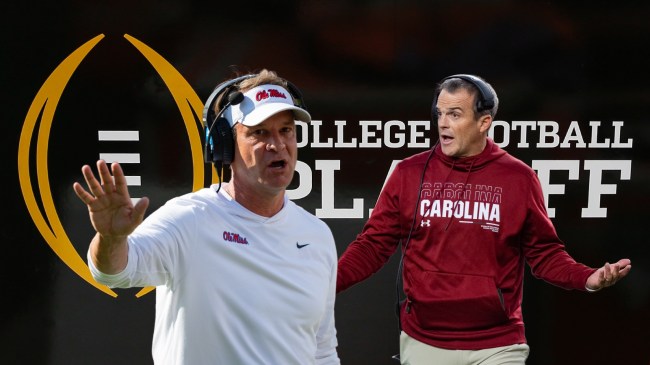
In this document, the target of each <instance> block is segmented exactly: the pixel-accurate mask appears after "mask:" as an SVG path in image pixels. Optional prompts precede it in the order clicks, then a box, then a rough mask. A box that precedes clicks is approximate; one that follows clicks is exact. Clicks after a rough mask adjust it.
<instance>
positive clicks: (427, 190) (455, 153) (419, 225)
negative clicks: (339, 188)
mask: <svg viewBox="0 0 650 365" xmlns="http://www.w3.org/2000/svg"><path fill="white" fill-rule="evenodd" d="M436 95H437V96H436V98H435V100H434V101H433V106H432V117H433V118H434V119H432V120H437V121H438V134H439V140H438V143H437V144H436V145H435V146H434V148H432V149H431V150H430V151H426V152H422V153H419V154H416V155H413V156H411V157H409V158H406V159H404V160H403V161H402V162H400V163H399V165H397V167H396V168H395V170H394V172H393V173H392V174H391V176H390V178H389V179H388V181H387V182H386V185H385V186H384V188H383V190H382V192H381V194H380V196H379V199H378V200H377V205H376V206H375V208H374V210H373V213H372V215H371V217H370V218H369V219H368V221H367V222H366V224H365V226H364V228H363V231H362V232H361V234H360V235H359V236H358V237H357V239H356V240H355V241H354V242H352V243H351V244H350V246H349V247H348V248H347V249H346V251H345V252H344V253H343V255H342V256H341V258H340V259H339V267H338V280H337V292H340V291H343V290H345V289H347V288H348V287H350V286H352V285H354V284H356V283H358V282H360V281H362V280H365V279H366V278H368V277H369V276H371V275H372V274H373V273H375V272H376V271H377V270H379V269H380V268H381V267H382V266H383V265H384V264H385V263H386V262H387V261H388V259H389V258H390V256H391V255H392V254H393V253H394V252H395V251H396V249H397V247H398V245H399V244H400V242H401V243H402V252H404V255H403V257H402V261H401V263H400V271H402V270H403V276H402V279H403V286H404V293H405V295H406V299H405V300H404V301H403V302H402V303H401V305H400V308H399V313H400V326H401V330H402V332H401V336H400V357H401V362H402V364H411V365H420V364H450V363H454V364H473V363H481V364H489V365H494V364H504V363H507V364H524V363H525V361H526V358H527V357H528V351H529V348H528V345H527V344H526V337H525V334H524V322H523V317H522V311H521V302H522V288H523V278H524V266H525V264H526V263H528V265H529V266H530V267H531V269H532V273H533V275H534V276H535V277H538V278H541V279H544V280H545V281H547V282H549V283H552V284H554V285H557V286H559V287H562V288H565V289H577V290H583V291H597V290H600V289H601V288H604V287H607V286H611V285H614V284H615V283H616V282H617V281H618V280H620V279H621V278H623V277H624V276H626V275H627V274H628V273H629V272H630V270H631V268H632V266H631V262H630V260H628V259H622V260H620V261H618V262H616V263H614V264H609V263H606V264H605V265H604V266H602V267H601V268H598V269H594V268H590V267H587V266H585V265H583V264H581V263H578V262H576V261H575V260H574V259H573V258H572V257H571V256H570V255H569V254H568V253H567V251H566V250H565V247H564V244H563V243H562V241H561V240H560V239H559V238H558V236H557V233H556V231H555V228H554V227H553V224H552V223H551V220H550V219H549V218H548V215H547V213H546V208H545V204H544V196H543V194H542V188H541V185H540V183H539V181H538V179H537V175H536V174H535V172H534V171H533V170H532V169H531V168H530V167H529V166H527V165H526V164H524V163H523V162H522V161H520V160H518V159H516V158H514V157H513V156H511V155H509V154H508V153H507V152H505V151H504V150H502V149H500V148H499V146H497V145H496V144H495V143H494V142H493V141H492V140H491V139H489V138H488V137H487V135H488V130H489V129H490V125H491V124H492V120H493V119H494V116H495V114H496V111H497V108H498V104H499V100H498V98H497V95H496V92H495V91H494V89H493V88H492V86H491V85H489V84H488V83H487V82H486V81H485V80H483V79H481V78H479V77H477V76H474V75H465V74H463V75H453V76H450V77H447V78H445V79H443V80H442V82H441V83H440V85H439V86H438V89H437V91H436ZM459 350H460V351H459Z"/></svg>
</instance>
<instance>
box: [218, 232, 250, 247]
mask: <svg viewBox="0 0 650 365" xmlns="http://www.w3.org/2000/svg"><path fill="white" fill-rule="evenodd" d="M223 240H224V241H228V242H233V243H239V244H240V245H247V244H248V240H247V239H246V237H244V236H242V235H240V234H239V233H232V232H227V231H223Z"/></svg>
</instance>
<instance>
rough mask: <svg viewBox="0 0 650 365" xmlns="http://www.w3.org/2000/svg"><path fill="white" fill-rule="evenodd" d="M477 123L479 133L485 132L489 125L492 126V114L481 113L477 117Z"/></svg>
mask: <svg viewBox="0 0 650 365" xmlns="http://www.w3.org/2000/svg"><path fill="white" fill-rule="evenodd" d="M478 123H479V130H480V131H481V133H487V131H489V130H490V127H491V126H492V116H491V115H489V114H486V115H482V116H481V117H480V118H479V120H478Z"/></svg>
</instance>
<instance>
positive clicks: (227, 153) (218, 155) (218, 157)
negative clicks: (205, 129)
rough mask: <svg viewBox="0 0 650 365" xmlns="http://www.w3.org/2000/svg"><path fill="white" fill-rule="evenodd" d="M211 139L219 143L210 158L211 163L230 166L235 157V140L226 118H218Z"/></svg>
mask: <svg viewBox="0 0 650 365" xmlns="http://www.w3.org/2000/svg"><path fill="white" fill-rule="evenodd" d="M212 131H213V132H212V134H213V135H214V136H213V138H215V137H216V140H217V141H218V142H219V144H218V145H217V148H216V150H215V153H214V154H213V156H212V161H211V162H212V163H219V162H221V163H222V164H224V165H230V164H231V163H232V161H233V159H234V157H235V138H234V135H233V133H232V128H231V127H230V123H229V122H228V120H227V119H226V118H223V117H220V118H219V119H217V121H216V122H215V126H214V128H213V129H212Z"/></svg>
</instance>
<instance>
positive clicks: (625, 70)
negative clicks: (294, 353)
mask: <svg viewBox="0 0 650 365" xmlns="http://www.w3.org/2000/svg"><path fill="white" fill-rule="evenodd" d="M0 14H1V15H0V17H1V18H0V27H1V32H0V37H2V38H1V44H2V52H0V60H1V63H0V65H2V70H1V71H0V82H1V85H2V86H3V87H2V94H3V96H4V97H3V100H5V103H4V107H3V108H2V114H1V121H2V123H3V126H4V128H5V130H4V133H3V135H2V142H3V143H2V170H3V175H2V176H3V180H2V181H3V183H2V184H3V185H2V187H3V191H4V193H5V194H4V196H5V197H6V203H5V209H3V210H2V230H1V231H0V234H1V236H0V237H1V238H2V242H3V244H4V247H5V251H4V252H5V255H4V263H3V265H2V266H1V269H0V275H1V276H0V280H2V283H3V284H4V285H3V289H2V296H1V297H2V300H0V303H1V304H0V305H1V308H2V313H3V314H4V315H3V316H2V319H0V363H1V364H48V365H49V364H51V365H54V364H57V365H58V364H73V365H74V364H149V363H151V355H150V346H151V335H152V330H153V315H154V311H153V309H154V307H153V305H154V299H155V298H154V296H155V294H154V293H152V294H148V295H145V296H144V297H142V298H139V299H137V298H135V296H134V294H135V293H136V292H137V290H135V289H133V290H123V291H119V292H118V294H119V296H118V297H117V298H111V297H109V296H107V295H106V294H104V293H102V292H100V291H98V290H96V289H95V288H94V287H92V286H91V285H89V284H88V283H86V282H85V281H83V280H82V279H80V278H79V277H78V276H77V275H76V274H74V273H73V272H72V271H71V270H70V269H69V268H68V267H67V266H65V265H64V264H63V263H62V262H61V261H60V259H59V258H58V257H57V256H56V255H55V254H54V252H53V251H52V250H51V249H50V247H49V246H48V245H47V244H46V241H45V240H44V239H43V237H42V236H41V235H40V233H39V232H38V230H37V229H36V226H35V225H34V223H33V222H32V220H31V218H30V216H29V213H28V211H27V208H26V206H25V203H24V200H23V197H22V195H21V190H20V186H19V183H18V172H17V171H18V169H17V151H18V141H19V136H20V132H21V129H22V126H23V123H24V120H25V116H26V114H27V111H28V110H29V107H30V105H31V103H32V101H33V99H34V97H35V95H36V93H37V92H38V90H39V88H40V87H41V85H42V84H43V83H44V81H45V80H46V79H47V77H48V76H49V75H50V74H51V73H52V71H53V70H54V69H55V68H56V66H57V65H58V64H59V63H60V62H61V61H62V60H63V59H65V57H67V56H68V55H69V54H70V53H71V52H72V51H74V50H75V49H77V48H78V47H79V46H81V45H82V44H83V43H85V42H86V41H88V40H90V39H91V38H93V37H95V36H97V35H98V34H105V36H106V37H105V39H103V40H102V41H101V42H100V44H99V45H98V46H97V47H95V49H93V51H92V52H91V53H90V54H89V56H88V57H87V58H86V59H85V60H84V62H83V63H82V64H81V66H80V67H79V68H78V69H77V71H76V72H75V74H74V75H73V77H72V79H71V80H70V83H69V84H68V86H67V87H66V89H65V92H64V94H63V97H62V99H61V101H60V102H59V105H58V108H57V112H56V115H55V118H54V122H53V126H52V131H51V135H50V139H49V154H48V166H49V170H50V174H49V176H50V184H51V188H52V196H53V197H54V199H55V205H56V208H57V212H58V214H59V216H60V218H61V221H62V222H63V224H64V227H65V229H66V232H67V234H68V236H69V237H70V239H71V241H72V242H73V243H74V245H75V248H76V249H77V251H78V252H80V253H81V255H82V257H83V258H85V252H86V251H85V250H86V248H87V242H88V241H89V239H90V237H91V236H92V233H93V231H92V228H91V227H90V224H89V223H88V220H87V214H86V211H85V207H84V206H83V205H81V204H80V203H79V202H78V201H77V200H76V197H75V196H74V194H73V192H72V189H71V185H72V182H73V181H77V180H80V179H81V175H80V167H81V166H82V165H83V164H89V163H93V162H94V161H95V159H96V158H97V156H98V153H99V152H108V151H112V150H113V149H118V148H123V147H124V145H120V146H115V145H110V144H106V143H103V144H102V143H99V142H98V141H97V135H96V133H97V130H99V129H139V130H140V131H141V141H140V142H138V143H132V144H130V145H129V144H127V145H126V150H128V152H137V153H140V154H141V156H142V161H141V163H140V164H139V165H138V166H137V167H128V168H125V169H132V171H127V174H129V173H132V174H137V175H141V176H142V179H143V183H142V186H141V187H135V188H133V189H132V193H133V195H134V196H144V195H147V196H149V197H150V198H151V199H152V207H151V208H150V210H153V209H155V208H156V207H158V206H160V205H161V204H162V203H163V202H164V201H165V200H167V199H169V198H170V197H172V196H175V195H178V194H181V193H184V192H188V191H189V190H191V176H192V175H191V174H192V172H191V164H190V155H189V148H188V143H187V139H186V138H185V137H181V136H184V135H185V131H184V128H183V126H182V121H181V118H180V114H179V113H178V109H177V108H176V105H175V103H174V102H173V99H172V98H171V95H170V93H169V90H168V89H167V87H166V86H165V85H164V84H163V83H162V81H161V80H160V77H159V76H158V75H157V74H156V72H155V71H154V70H153V68H152V67H151V65H149V63H148V62H147V61H146V60H145V59H144V58H143V57H142V55H140V54H139V53H138V52H137V51H136V50H135V48H133V47H132V46H131V45H130V44H129V43H128V42H127V41H126V40H125V39H124V38H123V35H124V34H125V33H126V34H130V35H132V36H134V37H135V38H137V39H139V40H140V41H142V42H144V43H146V44H147V45H148V46H150V47H151V48H153V49H154V50H156V51H157V52H158V53H160V54H161V55H162V56H163V57H164V58H165V59H166V60H167V61H169V62H170V63H171V64H172V65H173V66H174V67H175V68H176V69H177V70H178V71H179V72H180V73H181V74H182V75H183V76H184V77H185V79H186V80H187V81H188V83H189V84H190V85H191V86H192V87H193V88H194V90H195V91H196V92H197V94H198V95H199V96H200V98H201V100H205V98H206V97H207V96H208V95H209V93H210V91H211V90H212V88H213V87H214V86H215V85H216V84H217V83H219V82H220V81H222V80H224V79H226V78H228V77H229V76H231V70H232V67H231V66H233V65H235V66H238V67H239V68H240V69H243V70H257V69H259V68H261V67H266V68H269V69H272V70H275V71H277V72H278V73H279V74H280V76H283V77H286V78H288V79H289V80H291V81H292V82H294V83H295V84H297V85H298V86H299V87H300V88H301V90H302V92H303V94H304V95H305V99H306V101H307V105H308V107H309V110H310V112H311V114H312V116H313V118H314V119H316V120H322V121H323V128H322V129H323V136H324V137H327V136H336V128H335V126H334V121H335V120H346V121H347V123H348V125H349V126H350V127H349V128H350V129H349V133H351V134H350V135H349V137H350V138H351V137H354V135H353V134H352V133H353V131H354V130H357V129H358V128H357V127H354V126H355V125H356V124H357V122H358V121H359V120H381V121H384V122H386V121H389V120H401V121H404V122H406V121H408V120H428V119H429V118H430V116H429V110H430V103H431V99H432V96H433V88H434V87H435V84H436V82H437V81H438V80H440V79H441V78H443V77H445V76H447V75H449V74H452V73H461V72H462V73H475V74H478V75H481V76H483V77H485V78H486V79H487V80H488V81H490V82H491V83H492V85H493V86H494V87H495V88H496V90H497V92H498V93H499V97H500V100H501V107H500V111H499V113H498V115H497V119H498V120H504V121H508V122H510V121H514V120H532V121H544V120H550V121H557V122H558V123H560V125H561V128H564V129H565V130H566V128H567V127H568V125H569V124H570V123H571V121H574V120H575V121H578V122H579V123H580V126H581V128H582V131H583V135H584V137H585V140H587V141H588V140H589V137H588V136H589V133H588V131H589V127H588V126H589V121H601V122H602V126H603V131H602V132H601V133H602V136H601V137H600V138H601V140H602V138H606V137H609V138H612V128H611V122H612V121H624V122H625V126H624V127H623V129H622V134H623V138H622V139H623V141H626V140H627V139H629V138H633V139H634V145H633V148H631V149H579V148H575V147H574V148H570V149H535V148H528V149H519V148H517V147H516V144H515V143H514V142H513V141H516V140H518V139H517V138H515V136H518V135H517V134H516V133H514V131H513V132H512V135H511V145H510V146H508V147H507V148H506V149H507V150H508V151H509V152H510V153H512V154H514V155H515V156H517V157H519V158H521V159H522V160H523V161H524V162H526V163H529V164H530V163H531V161H532V160H535V159H538V160H540V159H541V160H564V159H571V160H580V161H581V171H580V178H579V180H575V181H574V180H568V177H567V174H566V173H564V172H555V173H554V174H553V179H554V180H552V182H554V183H561V184H565V185H566V191H565V194H564V195H562V196H559V195H553V196H551V198H550V201H549V205H550V206H552V207H554V208H556V216H555V218H553V221H554V223H555V225H556V227H557V230H558V232H559V234H560V237H562V238H563V240H564V241H565V243H566V244H567V249H568V250H569V252H570V253H571V254H572V255H573V256H574V257H575V258H576V259H577V260H578V261H581V262H584V263H585V264H587V265H590V266H600V265H602V264H603V263H604V262H605V261H609V262H613V261H616V260H618V259H620V258H623V257H629V258H631V260H632V262H633V270H632V273H631V274H630V276H629V277H628V278H626V279H625V280H624V281H622V282H620V283H619V284H617V285H616V286H615V287H613V288H609V289H607V290H604V291H602V292H599V293H596V294H586V293H582V292H569V291H564V290H562V289H559V288H556V287H553V286H552V285H550V284H547V283H544V282H542V281H540V280H537V279H535V278H533V277H532V276H531V275H529V274H527V277H526V281H525V290H524V307H523V308H524V319H525V322H526V333H527V337H528V341H529V344H530V346H531V354H530V357H529V361H528V364H531V365H538V364H554V365H564V364H566V365H568V364H608V363H622V364H633V365H636V364H644V365H645V364H648V363H649V360H650V350H649V349H650V330H649V325H650V318H649V317H650V316H649V312H650V295H649V294H650V291H649V289H648V288H649V285H648V283H649V282H650V281H649V279H650V271H649V270H648V265H649V264H650V258H649V252H650V251H649V249H648V248H647V239H646V231H647V230H646V228H647V224H648V223H647V222H648V218H649V217H650V216H649V214H648V203H650V201H649V200H650V199H649V196H650V195H649V194H648V193H649V192H648V187H649V186H650V166H649V157H648V156H649V151H648V149H649V147H650V141H649V140H648V139H649V137H648V136H649V133H648V132H649V129H650V127H649V126H650V121H648V118H647V106H648V105H650V88H649V87H648V84H649V83H650V72H649V71H648V67H647V64H648V59H649V58H650V41H649V38H650V26H649V25H648V19H650V5H644V4H641V3H634V5H632V3H630V4H628V3H626V2H620V1H619V2H611V1H608V2H605V1H591V2H571V3H569V4H565V2H560V1H546V2H531V1H518V2H515V1H439V2H431V1H399V2H398V1H356V2H347V1H340V0H334V1H265V2H239V3H237V2H224V3H220V2H216V1H215V2H204V1H180V0H167V1H153V0H149V1H138V2H127V1H113V2H110V3H109V2H87V1H61V2H47V3H42V4H37V3H33V2H24V1H23V2H11V3H8V4H4V5H3V11H2V12H1V13H0ZM346 133H348V130H346ZM431 137H432V138H435V136H434V135H433V133H432V135H431ZM346 138H348V136H347V134H346ZM535 138H536V134H535V133H530V135H529V138H528V141H529V142H531V145H534V143H533V142H535V141H536V139H535ZM420 151H422V149H408V148H401V149H389V148H386V147H384V148H382V149H356V150H350V149H317V148H310V147H306V148H303V149H301V151H300V159H301V160H302V161H304V162H306V163H308V164H309V165H310V166H311V167H312V170H313V176H314V180H313V191H312V193H311V194H310V195H309V196H308V197H306V198H303V199H300V200H297V201H296V202H297V203H298V204H300V205H302V206H304V207H305V208H306V209H308V210H309V211H311V212H312V213H313V212H315V209H317V208H320V207H321V198H322V197H321V185H320V175H319V172H318V171H317V170H315V169H314V161H315V160H341V162H340V166H341V168H340V170H339V171H337V172H336V206H337V207H340V208H346V207H347V208H349V207H351V204H352V203H351V202H352V199H353V198H363V199H364V212H365V213H364V219H325V221H326V222H327V223H328V224H329V225H330V227H331V228H332V230H333V231H334V234H335V238H336V240H337V246H338V249H339V253H342V252H343V250H344V249H345V247H346V246H347V245H348V243H349V242H350V241H351V240H353V239H354V237H355V235H356V234H357V233H358V232H359V231H360V230H361V228H362V226H363V223H364V221H365V218H367V215H368V213H367V211H368V209H369V208H371V207H372V205H374V202H375V200H376V197H377V195H378V194H379V190H380V189H381V185H382V184H383V182H384V180H385V177H386V174H387V172H388V168H389V166H390V163H391V161H392V160H398V159H402V158H404V157H406V156H408V155H410V154H412V153H415V152H420ZM596 159H603V160H618V159H620V160H631V161H632V176H631V179H630V180H620V176H619V174H618V173H616V172H614V173H610V174H606V175H605V178H604V182H605V183H611V184H617V193H616V195H603V196H602V199H601V206H602V207H606V208H607V217H606V218H581V216H580V211H581V208H583V207H586V205H587V190H588V184H589V179H588V177H589V176H588V172H587V171H585V170H584V168H583V166H584V160H596ZM34 173H35V172H34ZM396 264H397V257H393V258H392V259H391V261H390V262H389V264H388V265H387V266H386V267H384V268H383V269H382V270H380V271H379V272H378V273H377V274H376V275H375V276H373V277H372V278H370V279H369V280H367V281H366V282H363V283H361V284H359V285H357V286H355V287H353V288H352V289H350V290H348V291H347V292H344V293H342V294H340V295H339V296H338V298H337V308H336V309H337V312H336V320H337V329H338V339H339V344H340V345H339V354H340V357H341V360H342V362H343V363H344V364H353V365H365V364H389V363H391V361H390V356H391V355H393V354H396V353H397V352H398V333H397V322H396V318H395V316H394V311H393V309H394V301H395V287H394V285H395V275H396V269H397V265H396Z"/></svg>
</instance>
